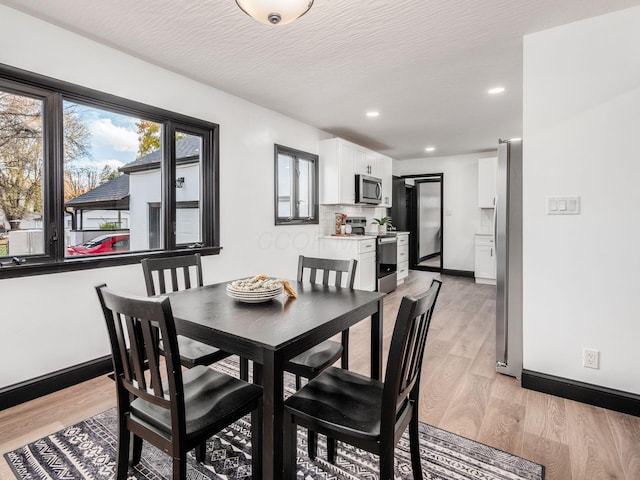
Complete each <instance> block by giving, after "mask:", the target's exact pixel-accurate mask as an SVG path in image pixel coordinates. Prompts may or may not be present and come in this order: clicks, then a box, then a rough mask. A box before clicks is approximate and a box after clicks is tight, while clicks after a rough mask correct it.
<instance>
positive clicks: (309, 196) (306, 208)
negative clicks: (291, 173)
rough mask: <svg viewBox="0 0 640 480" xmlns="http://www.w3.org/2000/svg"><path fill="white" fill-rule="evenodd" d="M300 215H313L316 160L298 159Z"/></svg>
mask: <svg viewBox="0 0 640 480" xmlns="http://www.w3.org/2000/svg"><path fill="white" fill-rule="evenodd" d="M298 172H299V176H298V216H299V217H304V218H310V217H313V212H314V208H313V207H314V205H313V173H314V162H312V161H310V160H306V159H303V158H301V159H299V160H298Z"/></svg>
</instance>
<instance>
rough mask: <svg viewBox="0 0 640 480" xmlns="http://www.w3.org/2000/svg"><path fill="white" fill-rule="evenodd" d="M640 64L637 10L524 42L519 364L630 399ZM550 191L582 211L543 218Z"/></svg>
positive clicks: (637, 253) (636, 320)
mask: <svg viewBox="0 0 640 480" xmlns="http://www.w3.org/2000/svg"><path fill="white" fill-rule="evenodd" d="M639 59H640V7H634V8H631V9H627V10H622V11H618V12H615V13H611V14H607V15H603V16H599V17H594V18H591V19H588V20H584V21H581V22H577V23H572V24H568V25H564V26H561V27H558V28H554V29H551V30H546V31H543V32H539V33H536V34H532V35H529V36H526V37H525V38H524V103H523V107H524V118H523V120H524V122H523V125H524V132H523V133H524V135H523V138H524V142H523V148H524V157H523V177H524V179H523V190H524V196H523V203H524V208H523V223H524V232H523V233H524V242H523V250H524V253H523V270H524V278H523V284H524V287H523V288H524V304H523V307H524V308H523V316H524V368H525V369H528V370H532V371H536V372H541V373H546V374H551V375H556V376H559V377H563V378H567V379H572V380H577V381H580V382H586V383H590V384H593V385H597V386H602V387H608V388H613V389H617V390H622V391H625V392H630V393H634V394H639V393H640V348H638V339H640V294H639V287H640V282H639V281H638V275H639V273H640V248H639V244H640V243H639V241H638V240H639V239H640V220H639V218H640V217H639V215H638V209H639V207H640V188H638V179H639V178H640V161H638V158H639V157H638V140H637V139H638V135H639V134H640V133H639V132H640V61H639ZM550 196H579V197H580V200H581V211H580V214H579V215H565V216H561V215H547V214H546V199H547V197H550ZM583 348H590V349H596V350H599V351H600V368H599V369H589V368H585V367H583V366H582V352H583Z"/></svg>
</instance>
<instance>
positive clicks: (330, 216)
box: [320, 205, 388, 235]
mask: <svg viewBox="0 0 640 480" xmlns="http://www.w3.org/2000/svg"><path fill="white" fill-rule="evenodd" d="M336 213H344V214H346V215H347V217H366V219H367V233H368V232H372V233H376V232H377V227H376V226H375V225H372V224H371V221H372V220H373V219H374V218H380V217H384V216H386V215H388V212H387V209H386V208H385V207H374V208H372V207H361V206H359V205H320V235H331V234H332V233H334V230H335V219H336Z"/></svg>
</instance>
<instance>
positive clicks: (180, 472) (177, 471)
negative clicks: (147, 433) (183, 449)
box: [171, 455, 187, 480]
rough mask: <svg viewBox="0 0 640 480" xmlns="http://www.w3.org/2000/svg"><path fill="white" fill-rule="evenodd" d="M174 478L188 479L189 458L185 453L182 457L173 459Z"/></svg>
mask: <svg viewBox="0 0 640 480" xmlns="http://www.w3.org/2000/svg"><path fill="white" fill-rule="evenodd" d="M171 478H173V480H186V478H187V459H186V458H185V455H181V456H180V458H174V459H173V476H172V477H171Z"/></svg>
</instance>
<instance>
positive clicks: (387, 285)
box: [346, 217, 398, 293]
mask: <svg viewBox="0 0 640 480" xmlns="http://www.w3.org/2000/svg"><path fill="white" fill-rule="evenodd" d="M346 224H347V225H349V226H350V227H351V233H352V234H355V235H365V233H366V229H367V219H366V218H365V217H348V218H347V220H346ZM397 270H398V239H397V237H396V235H395V234H394V233H387V234H379V235H378V239H377V241H376V285H377V290H378V291H379V292H384V293H388V292H392V291H393V290H395V289H396V287H397V285H398V274H397Z"/></svg>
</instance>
